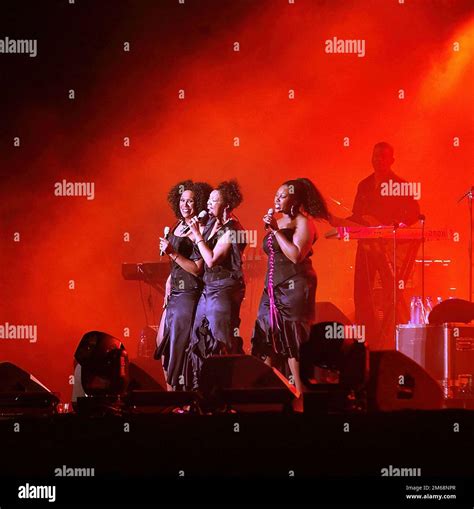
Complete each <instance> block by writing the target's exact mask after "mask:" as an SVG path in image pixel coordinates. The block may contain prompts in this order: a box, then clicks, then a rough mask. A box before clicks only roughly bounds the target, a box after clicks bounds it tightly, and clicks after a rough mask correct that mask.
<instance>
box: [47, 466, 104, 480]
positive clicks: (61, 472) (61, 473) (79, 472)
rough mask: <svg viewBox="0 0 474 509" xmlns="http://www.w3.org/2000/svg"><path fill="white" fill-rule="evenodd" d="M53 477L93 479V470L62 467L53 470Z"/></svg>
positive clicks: (89, 468)
mask: <svg viewBox="0 0 474 509" xmlns="http://www.w3.org/2000/svg"><path fill="white" fill-rule="evenodd" d="M54 475H55V477H94V476H95V470H94V468H93V467H92V468H91V467H82V468H81V467H67V466H66V465H62V466H61V467H58V468H55V469H54Z"/></svg>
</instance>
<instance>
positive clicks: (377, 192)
mask: <svg viewBox="0 0 474 509" xmlns="http://www.w3.org/2000/svg"><path fill="white" fill-rule="evenodd" d="M393 163H394V151H393V147H392V146H391V145H389V144H388V143H386V142H380V143H377V144H376V145H375V146H374V149H373V154H372V167H373V169H374V172H373V173H372V174H371V175H369V176H368V177H367V178H365V179H364V180H362V181H361V182H360V183H359V185H358V188H357V194H356V197H355V200H354V206H353V209H352V215H351V216H350V217H348V218H340V217H337V216H334V215H332V216H331V218H330V223H331V225H332V226H355V225H365V226H380V225H394V224H396V225H400V226H411V225H413V224H414V223H416V222H417V221H418V219H419V216H420V208H419V204H418V201H417V200H416V199H415V197H414V196H413V195H412V196H406V195H405V196H400V195H394V194H396V193H390V192H388V193H387V189H388V190H390V189H392V190H393V189H396V188H397V187H398V189H400V188H401V187H402V186H400V185H399V184H402V183H405V181H404V180H403V179H401V178H400V177H399V176H398V175H396V174H395V173H394V172H393V170H392V164H393ZM405 187H406V188H409V186H405ZM418 198H419V196H418ZM401 242H408V243H410V242H411V243H413V241H401ZM375 243H376V244H375ZM390 246H391V241H390V240H388V241H387V240H385V241H379V240H375V241H374V240H359V241H358V246H357V253H356V262H355V274H354V304H355V320H356V323H357V324H361V325H365V334H366V339H367V340H368V342H369V345H370V347H371V349H375V350H377V349H382V348H393V347H394V343H393V327H394V324H393V323H392V324H391V325H390V326H387V325H386V321H384V320H383V318H382V317H380V316H379V314H378V313H377V312H376V305H375V295H374V284H375V282H376V278H377V276H383V273H385V272H386V270H385V269H387V264H388V262H389V260H390V258H391V256H393V251H392V254H391V252H390ZM392 259H393V258H392ZM397 265H398V264H397ZM380 281H381V286H382V288H381V299H382V301H383V302H393V278H392V281H391V282H390V281H388V280H387V278H386V277H385V278H384V277H380ZM392 307H393V306H392ZM399 318H401V317H399ZM398 321H400V320H398ZM384 323H385V326H383V324H384Z"/></svg>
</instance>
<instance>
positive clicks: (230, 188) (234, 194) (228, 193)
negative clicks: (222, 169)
mask: <svg viewBox="0 0 474 509" xmlns="http://www.w3.org/2000/svg"><path fill="white" fill-rule="evenodd" d="M216 189H217V191H219V192H220V193H221V195H222V199H223V200H224V204H225V205H229V208H230V210H233V209H235V208H236V207H238V206H239V205H240V204H241V203H242V200H243V196H242V192H241V190H240V186H239V183H238V182H237V180H235V179H232V180H226V181H225V182H221V183H220V184H219V185H218V186H217V187H216Z"/></svg>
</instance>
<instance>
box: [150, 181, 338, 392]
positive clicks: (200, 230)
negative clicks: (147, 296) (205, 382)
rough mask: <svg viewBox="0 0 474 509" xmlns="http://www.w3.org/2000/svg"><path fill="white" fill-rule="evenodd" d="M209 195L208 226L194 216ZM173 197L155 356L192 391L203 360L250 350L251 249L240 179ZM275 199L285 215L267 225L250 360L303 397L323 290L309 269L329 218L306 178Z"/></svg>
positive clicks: (175, 385)
mask: <svg viewBox="0 0 474 509" xmlns="http://www.w3.org/2000/svg"><path fill="white" fill-rule="evenodd" d="M179 190H181V194H180V197H179V199H178V196H177V195H176V192H177V191H179ZM206 196H208V199H207V213H208V217H207V221H206V223H205V224H204V225H203V221H202V220H199V219H198V217H197V215H198V213H199V212H200V211H201V210H203V208H204V206H203V205H204V203H203V199H204V198H205V197H206ZM168 199H169V201H170V204H171V205H172V207H173V209H174V210H175V213H176V215H177V217H178V219H179V221H178V223H177V224H176V225H175V226H174V227H173V228H172V229H171V234H170V236H169V238H168V239H165V238H161V239H160V248H161V249H162V250H163V252H165V253H166V254H167V255H168V256H169V257H170V259H171V273H170V277H169V278H168V282H167V290H166V293H167V296H166V297H165V302H166V308H165V311H164V313H163V318H162V325H163V333H162V334H160V333H159V334H158V338H157V339H158V343H159V344H158V347H157V352H156V354H155V358H160V357H162V359H163V366H164V368H165V372H166V377H167V383H168V385H169V388H170V389H174V390H178V389H180V388H184V389H187V390H189V389H193V390H196V389H198V388H199V378H200V372H201V368H202V364H203V362H204V360H205V359H206V358H207V357H209V356H212V355H222V354H232V353H244V351H243V341H242V338H241V337H240V333H239V326H240V307H241V304H242V300H243V298H244V295H245V281H244V274H243V270H242V256H243V252H244V249H245V247H246V242H245V235H241V233H242V232H244V230H243V228H242V225H241V224H240V222H239V221H238V219H237V218H236V216H235V209H236V208H237V207H238V206H239V205H240V204H241V202H242V192H241V190H240V186H239V184H238V183H237V181H235V180H230V181H227V182H222V183H220V184H219V185H218V186H217V187H216V188H215V189H213V190H212V191H210V188H209V186H208V185H207V184H202V183H197V184H194V183H192V182H191V181H186V182H184V183H180V184H177V185H176V186H175V187H174V188H173V189H172V190H171V191H170V195H169V197H168ZM274 202H275V203H274V206H275V212H276V213H278V214H279V215H281V217H280V218H279V219H278V220H277V219H276V218H275V217H274V216H273V214H272V213H269V214H266V215H265V216H264V218H263V222H264V226H265V228H266V229H267V230H268V232H267V234H266V235H265V238H264V240H263V249H264V251H265V253H266V254H267V256H268V266H267V274H266V277H265V288H264V291H263V295H262V298H261V301H260V306H259V311H258V316H257V319H256V322H255V327H254V331H253V335H252V354H253V355H255V356H257V357H259V358H261V359H263V360H265V362H266V363H267V364H269V365H270V366H275V367H278V368H280V369H281V370H282V371H283V372H284V373H287V374H289V378H290V380H291V381H292V382H293V383H294V384H295V385H296V388H297V389H298V390H300V391H301V390H302V385H301V381H300V377H299V350H300V345H301V344H302V343H304V342H305V341H307V340H308V338H309V332H310V327H311V324H312V322H313V319H314V304H315V294H316V286H317V278H316V274H315V272H314V270H313V267H312V264H311V255H312V253H313V251H312V247H313V244H314V243H315V242H316V240H317V238H318V234H317V231H316V228H315V225H314V222H313V219H325V220H328V216H329V214H328V210H327V207H326V203H325V201H324V199H323V197H322V195H321V193H320V192H319V191H318V190H317V188H316V187H315V186H314V184H313V183H312V182H311V181H310V180H309V179H307V178H299V179H295V180H289V181H287V182H284V183H283V184H282V185H281V186H280V187H279V188H278V190H277V192H276V194H275V199H274ZM178 203H179V206H178ZM203 215H205V214H200V215H199V217H202V216H203ZM282 364H284V365H282ZM285 368H286V369H285Z"/></svg>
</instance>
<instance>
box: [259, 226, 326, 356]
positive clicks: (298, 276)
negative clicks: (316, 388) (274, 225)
mask: <svg viewBox="0 0 474 509" xmlns="http://www.w3.org/2000/svg"><path fill="white" fill-rule="evenodd" d="M280 231H281V232H282V233H283V234H284V235H285V237H286V238H287V239H288V240H290V241H291V240H292V239H293V234H294V229H291V228H281V229H280ZM269 239H270V242H271V244H270V245H269ZM263 249H264V251H265V253H266V254H267V255H269V258H268V269H267V276H266V279H265V288H264V290H263V295H262V298H261V300H260V306H259V310H258V315H257V320H256V322H255V327H254V331H253V335H252V354H253V355H255V356H257V357H260V358H262V359H264V358H266V357H268V356H270V357H272V358H277V359H278V358H280V359H281V358H283V359H291V358H295V359H296V360H299V350H300V345H301V344H302V343H304V342H305V341H307V340H308V338H309V332H310V327H311V324H312V322H313V320H314V304H315V297H316V286H317V278H316V273H315V272H314V270H313V267H312V265H311V259H310V257H311V255H312V251H310V252H309V253H308V255H307V256H306V258H305V259H304V260H302V261H301V262H299V263H293V262H292V261H291V260H289V259H288V258H287V257H286V256H285V255H284V254H283V252H282V250H281V247H280V245H279V244H278V241H277V240H276V239H275V237H274V235H273V234H272V233H268V234H267V235H266V236H265V238H264V240H263ZM271 251H273V256H272V253H271ZM272 258H273V260H274V261H273V263H272V261H271V260H272ZM272 265H273V270H271V269H272ZM271 279H273V284H271V281H270V280H271ZM272 291H273V302H274V304H275V308H274V312H273V313H272V315H271V314H270V311H271V300H272V299H271V294H272Z"/></svg>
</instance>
